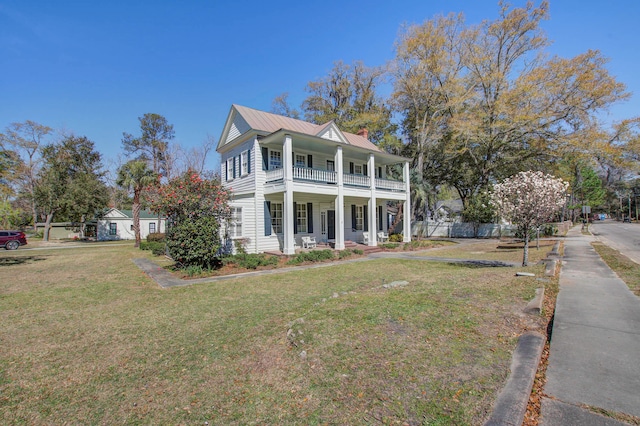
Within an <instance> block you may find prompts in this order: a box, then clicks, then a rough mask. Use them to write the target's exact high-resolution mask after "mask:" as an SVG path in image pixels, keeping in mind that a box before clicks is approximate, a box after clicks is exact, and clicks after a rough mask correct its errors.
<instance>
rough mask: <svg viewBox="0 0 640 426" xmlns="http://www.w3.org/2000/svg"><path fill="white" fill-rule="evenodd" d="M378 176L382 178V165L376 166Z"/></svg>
mask: <svg viewBox="0 0 640 426" xmlns="http://www.w3.org/2000/svg"><path fill="white" fill-rule="evenodd" d="M378 177H379V178H380V179H382V167H378Z"/></svg>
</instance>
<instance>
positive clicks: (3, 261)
mask: <svg viewBox="0 0 640 426" xmlns="http://www.w3.org/2000/svg"><path fill="white" fill-rule="evenodd" d="M41 260H47V258H46V257H45V256H12V257H1V258H0V267H1V266H14V265H23V264H25V263H33V262H39V261H41Z"/></svg>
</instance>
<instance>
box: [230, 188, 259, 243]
mask: <svg viewBox="0 0 640 426" xmlns="http://www.w3.org/2000/svg"><path fill="white" fill-rule="evenodd" d="M230 205H231V207H240V208H242V238H243V239H245V241H246V243H245V250H246V251H247V253H256V248H257V247H256V239H255V233H256V229H255V220H254V218H255V214H256V213H255V204H254V202H253V194H251V195H245V196H237V197H234V199H233V200H232V201H231V203H230Z"/></svg>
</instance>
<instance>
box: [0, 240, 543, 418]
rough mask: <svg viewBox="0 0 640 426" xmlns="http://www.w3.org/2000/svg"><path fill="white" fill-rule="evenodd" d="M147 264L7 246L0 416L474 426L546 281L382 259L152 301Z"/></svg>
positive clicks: (124, 250) (1, 264)
mask: <svg viewBox="0 0 640 426" xmlns="http://www.w3.org/2000/svg"><path fill="white" fill-rule="evenodd" d="M144 256H149V257H150V256H151V254H150V253H149V252H147V251H139V250H135V249H133V248H132V247H129V246H112V247H103V248H97V247H96V248H92V249H89V248H81V249H66V250H47V251H37V252H35V251H31V252H27V251H24V250H19V251H17V252H13V253H0V321H1V322H2V325H3V326H2V328H0V421H1V422H2V423H4V424H62V423H72V424H113V423H118V424H204V422H205V421H208V422H209V424H224V425H227V424H354V425H355V424H368V423H381V424H393V423H395V422H400V424H402V423H403V422H406V423H410V424H479V423H482V422H483V420H485V419H486V418H487V416H488V414H489V413H490V410H491V404H492V403H493V401H494V399H495V397H496V395H497V393H498V392H499V390H500V389H501V387H502V386H503V385H504V382H505V380H506V377H507V375H508V372H509V365H510V356H511V351H512V350H513V349H514V348H515V343H516V339H517V336H518V335H519V334H520V333H521V332H522V331H523V329H524V328H525V327H531V324H530V323H528V324H526V325H525V324H524V320H523V317H522V315H521V314H520V312H521V311H522V308H523V307H524V306H525V305H526V303H527V301H528V300H529V299H530V298H531V297H533V294H534V292H535V288H536V287H537V286H538V285H539V284H538V283H537V282H536V281H535V278H528V277H519V278H516V277H514V276H513V274H514V270H513V269H505V268H487V269H485V268H475V269H470V268H464V267H459V266H455V265H449V264H438V263H432V262H416V261H411V260H391V259H387V260H376V261H369V262H364V263H354V264H340V265H336V266H332V267H328V268H323V269H322V270H321V272H318V270H314V269H311V270H305V271H296V272H286V273H281V274H275V275H265V276H260V277H253V278H245V279H233V280H228V281H222V282H216V283H211V284H198V285H192V286H187V287H180V288H173V289H170V290H162V289H160V288H159V287H158V286H157V285H156V284H155V283H154V282H152V281H151V280H149V279H148V278H147V277H146V276H145V275H144V274H143V273H142V272H141V271H139V270H138V269H137V268H136V267H135V266H134V264H133V263H132V262H131V259H132V258H134V257H144ZM526 270H528V271H532V272H536V273H539V274H540V273H542V269H541V267H537V266H533V267H529V268H526ZM394 280H406V281H408V282H409V284H408V285H407V286H404V287H399V288H394V289H384V288H383V287H382V284H383V283H385V282H386V283H388V282H391V281H394ZM538 325H539V326H541V327H542V326H543V325H542V324H538ZM303 351H305V353H306V357H303V356H301V353H302V352H303Z"/></svg>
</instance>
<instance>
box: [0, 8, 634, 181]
mask: <svg viewBox="0 0 640 426" xmlns="http://www.w3.org/2000/svg"><path fill="white" fill-rule="evenodd" d="M511 3H512V4H514V5H516V6H522V5H524V4H525V1H522V0H513V1H511ZM538 3H539V2H537V3H536V4H538ZM498 11H499V9H498V2H497V0H394V1H389V0H387V1H380V0H370V1H367V2H364V1H357V2H351V1H348V0H342V1H336V0H326V1H323V2H314V1H307V2H305V1H279V0H275V1H269V2H267V1H241V0H240V1H220V0H210V1H204V0H203V1H200V0H184V1H164V0H156V1H150V0H137V1H134V0H127V1H122V0H109V1H85V0H57V1H50V0H42V1H40V0H0V76H1V77H0V131H1V129H4V128H5V127H6V126H8V125H9V124H10V123H12V122H22V121H25V120H33V121H36V122H39V123H41V124H46V125H48V126H50V127H53V128H56V129H65V130H67V131H73V132H74V133H75V134H77V135H80V136H87V137H88V138H89V139H91V140H92V141H94V142H95V144H96V148H97V149H98V150H99V151H100V152H101V153H102V154H103V156H104V158H105V163H106V164H109V160H115V159H116V158H117V156H118V155H119V154H120V153H121V152H122V148H121V138H122V132H128V133H133V134H134V135H135V134H139V127H138V124H139V123H138V117H140V116H142V115H143V114H145V113H148V112H153V113H158V114H161V115H163V116H165V117H166V118H167V120H168V121H169V122H170V123H172V124H173V125H174V128H175V132H176V139H175V140H176V141H177V142H179V143H180V144H181V145H183V146H185V147H190V146H194V145H199V144H201V143H202V141H203V140H204V139H205V137H206V136H207V134H210V135H212V136H214V137H215V138H216V140H217V138H218V137H219V136H220V133H221V131H222V126H223V125H224V121H225V119H226V116H227V114H228V112H229V108H230V107H231V104H233V103H236V104H240V105H245V106H248V107H252V108H256V109H262V110H266V111H269V110H270V109H271V102H272V100H273V98H275V97H276V96H278V95H279V94H281V93H283V92H289V99H290V102H291V103H292V104H293V105H294V106H297V105H299V104H300V102H301V101H302V100H303V99H304V98H305V96H306V93H305V91H304V87H305V85H306V84H307V82H309V81H311V80H317V79H319V78H321V77H324V76H325V75H326V74H327V73H328V71H329V70H330V69H331V68H332V66H333V63H334V62H335V61H337V60H342V61H344V62H346V63H351V62H353V61H355V60H362V61H363V62H364V63H365V64H366V65H369V66H374V65H382V64H384V63H385V62H387V61H389V60H391V59H392V58H393V56H394V43H395V41H396V39H397V36H398V34H399V31H400V29H401V26H402V25H403V24H412V23H421V22H423V21H425V20H428V19H430V18H432V17H433V16H434V15H436V14H447V13H448V12H464V14H465V16H466V19H467V23H470V24H472V23H473V24H475V23H479V22H480V21H481V20H483V19H495V18H496V17H497V16H498ZM639 16H640V2H639V1H637V0H612V1H609V2H602V1H601V0H600V1H595V0H551V2H550V20H548V21H545V22H544V23H543V28H544V29H545V31H546V32H547V35H548V36H549V38H550V39H551V40H553V42H554V43H553V45H552V46H551V47H550V48H549V49H548V52H549V53H550V54H557V55H560V56H563V57H572V56H575V55H577V54H579V53H582V52H584V51H586V50H587V49H598V50H600V51H601V52H602V53H603V54H604V55H605V56H606V57H608V58H610V63H609V66H608V68H609V70H610V72H611V73H612V74H613V75H614V76H616V77H617V78H618V80H619V81H621V82H623V83H625V84H626V85H627V87H628V89H629V91H631V92H633V93H634V96H633V97H632V99H631V100H630V101H628V102H626V103H623V104H619V105H617V106H615V107H614V108H613V109H612V110H611V111H612V112H611V114H610V116H609V117H607V119H610V120H620V119H623V118H630V117H632V116H636V115H640V82H639V81H638V77H637V75H638V69H639V68H640V67H639V65H640V55H639V54H638V50H637V45H638V41H640V37H639V34H640V32H639V31H638V25H639V24H638V17H639ZM208 163H209V166H210V168H216V169H217V164H218V156H217V154H216V155H213V156H212V158H210V159H209V161H208Z"/></svg>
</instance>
